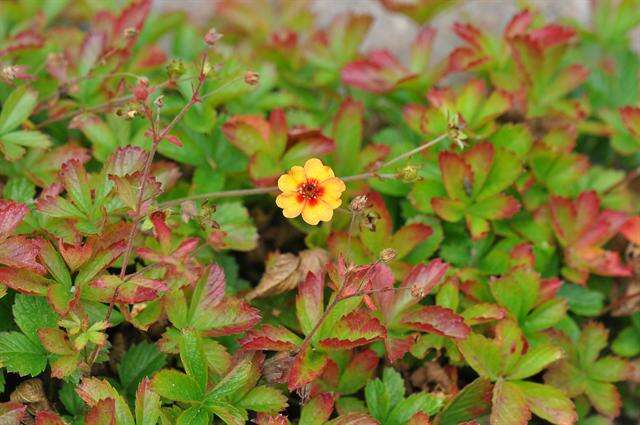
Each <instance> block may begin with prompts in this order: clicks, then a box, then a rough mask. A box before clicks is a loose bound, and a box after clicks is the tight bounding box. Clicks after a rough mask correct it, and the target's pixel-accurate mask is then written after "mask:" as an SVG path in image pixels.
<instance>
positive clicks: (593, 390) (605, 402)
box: [585, 379, 622, 418]
mask: <svg viewBox="0 0 640 425" xmlns="http://www.w3.org/2000/svg"><path fill="white" fill-rule="evenodd" d="M585 394H586V395H587V397H588V398H589V401H590V402H591V405H592V406H593V407H594V408H595V409H596V410H597V411H598V412H600V413H601V414H603V415H605V416H609V417H611V418H613V417H616V416H618V415H619V414H620V405H621V404H622V402H621V399H620V393H619V392H618V389H617V388H616V386H615V385H613V384H610V383H607V382H597V381H594V380H591V379H589V380H587V385H586V387H585Z"/></svg>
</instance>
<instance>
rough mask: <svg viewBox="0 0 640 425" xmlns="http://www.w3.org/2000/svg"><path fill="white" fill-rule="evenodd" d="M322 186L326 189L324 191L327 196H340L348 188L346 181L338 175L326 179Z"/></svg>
mask: <svg viewBox="0 0 640 425" xmlns="http://www.w3.org/2000/svg"><path fill="white" fill-rule="evenodd" d="M320 187H322V189H324V193H325V194H326V195H327V196H330V197H333V198H339V197H340V196H341V195H342V192H344V191H345V189H346V186H345V185H344V182H343V181H342V180H340V179H339V178H337V177H330V178H328V179H326V180H325V181H323V182H322V183H321V184H320Z"/></svg>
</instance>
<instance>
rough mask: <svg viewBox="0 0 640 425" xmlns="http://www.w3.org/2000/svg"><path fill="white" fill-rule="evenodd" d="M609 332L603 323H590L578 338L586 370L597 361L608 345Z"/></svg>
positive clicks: (580, 354) (581, 359)
mask: <svg viewBox="0 0 640 425" xmlns="http://www.w3.org/2000/svg"><path fill="white" fill-rule="evenodd" d="M608 337H609V332H608V331H607V329H606V328H605V327H604V325H602V324H601V323H595V322H590V323H588V324H587V325H586V326H585V327H584V329H583V330H582V333H581V334H580V338H579V339H578V344H577V351H578V357H579V358H580V364H581V365H582V368H583V369H584V370H586V369H588V368H589V367H590V366H591V365H592V364H593V362H595V361H596V359H597V358H598V355H599V354H600V352H601V351H602V350H604V348H605V347H606V346H607V339H608Z"/></svg>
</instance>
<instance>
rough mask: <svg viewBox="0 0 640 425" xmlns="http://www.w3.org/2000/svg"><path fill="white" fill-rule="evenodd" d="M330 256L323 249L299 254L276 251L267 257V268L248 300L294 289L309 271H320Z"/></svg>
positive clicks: (308, 250)
mask: <svg viewBox="0 0 640 425" xmlns="http://www.w3.org/2000/svg"><path fill="white" fill-rule="evenodd" d="M328 259H329V257H328V254H327V252H326V251H325V250H323V249H318V248H314V249H307V250H304V251H302V252H300V254H299V255H297V256H296V255H294V254H291V253H279V252H275V253H272V254H270V255H269V257H268V258H267V270H266V271H265V273H264V275H263V276H262V279H260V282H258V286H256V287H255V288H254V289H253V290H252V291H251V292H249V293H248V294H247V296H246V299H247V300H252V299H254V298H261V297H266V296H271V295H276V294H281V293H283V292H286V291H289V290H291V289H294V288H295V287H297V286H298V283H300V282H301V281H302V280H303V279H304V278H305V277H306V276H307V274H308V273H309V272H313V273H319V272H320V271H321V270H322V268H323V266H324V265H325V264H326V263H327V261H328Z"/></svg>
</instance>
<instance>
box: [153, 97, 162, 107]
mask: <svg viewBox="0 0 640 425" xmlns="http://www.w3.org/2000/svg"><path fill="white" fill-rule="evenodd" d="M153 104H154V105H156V107H157V108H162V107H163V106H164V96H163V95H160V96H158V97H156V100H154V101H153Z"/></svg>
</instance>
